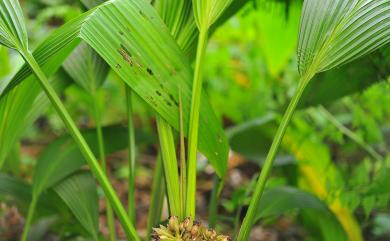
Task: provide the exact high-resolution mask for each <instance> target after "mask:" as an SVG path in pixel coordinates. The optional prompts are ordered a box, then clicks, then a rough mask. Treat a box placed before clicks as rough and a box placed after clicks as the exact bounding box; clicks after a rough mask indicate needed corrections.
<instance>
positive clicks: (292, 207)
mask: <svg viewBox="0 0 390 241" xmlns="http://www.w3.org/2000/svg"><path fill="white" fill-rule="evenodd" d="M258 210H259V211H258V216H257V218H258V219H260V218H263V217H267V216H278V215H283V214H286V213H288V212H291V211H299V212H300V213H301V214H302V215H304V217H305V218H306V220H308V219H309V218H313V217H316V219H315V220H313V219H311V220H312V222H311V223H310V225H311V226H314V227H315V228H316V229H319V230H320V232H318V233H320V235H318V233H317V234H316V236H317V238H318V237H321V238H322V239H323V240H324V241H331V240H339V241H343V240H345V241H347V240H348V239H347V236H346V234H345V232H344V230H343V227H342V225H341V224H340V222H339V221H338V220H337V218H336V217H335V216H334V214H333V213H332V212H331V211H330V210H329V209H328V207H327V205H326V204H325V203H324V202H323V201H321V200H320V199H318V198H317V197H316V196H314V195H313V194H310V193H308V192H305V191H302V190H299V189H297V188H293V187H276V188H272V189H268V190H266V191H265V192H264V194H263V197H262V199H261V201H260V203H259V207H258ZM319 216H320V217H321V218H320V219H321V220H318V217H319Z"/></svg>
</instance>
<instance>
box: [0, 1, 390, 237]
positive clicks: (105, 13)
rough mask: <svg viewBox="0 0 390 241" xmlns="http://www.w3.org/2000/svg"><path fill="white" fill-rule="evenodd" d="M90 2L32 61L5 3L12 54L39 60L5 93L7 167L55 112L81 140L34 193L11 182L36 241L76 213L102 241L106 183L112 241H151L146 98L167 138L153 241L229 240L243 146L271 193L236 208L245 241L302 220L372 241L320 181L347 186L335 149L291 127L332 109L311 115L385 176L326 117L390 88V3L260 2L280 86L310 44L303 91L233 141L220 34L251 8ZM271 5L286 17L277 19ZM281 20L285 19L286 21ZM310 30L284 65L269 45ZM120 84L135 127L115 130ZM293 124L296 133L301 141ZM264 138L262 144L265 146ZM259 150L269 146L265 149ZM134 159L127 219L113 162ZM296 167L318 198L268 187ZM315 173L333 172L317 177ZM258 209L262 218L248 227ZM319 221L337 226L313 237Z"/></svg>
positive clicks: (156, 189) (49, 153) (43, 175)
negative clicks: (210, 83)
mask: <svg viewBox="0 0 390 241" xmlns="http://www.w3.org/2000/svg"><path fill="white" fill-rule="evenodd" d="M80 3H81V4H82V8H81V9H83V10H85V12H84V13H80V14H79V15H78V16H77V17H75V18H73V19H72V20H70V21H68V22H67V23H65V24H63V25H62V26H61V27H59V28H57V29H56V30H54V31H53V32H52V33H51V34H49V36H48V37H47V38H46V39H44V40H43V41H42V42H41V43H40V44H39V45H38V46H37V47H36V48H35V49H34V51H32V52H31V51H30V50H31V47H30V46H31V43H29V36H28V34H27V32H28V31H27V27H26V26H28V25H26V23H25V20H24V14H23V11H22V8H21V6H20V4H19V1H18V0H1V2H0V44H2V45H3V46H5V47H7V48H8V49H13V50H15V51H17V52H18V53H19V54H20V56H21V57H22V58H23V60H24V61H25V63H24V65H23V66H22V67H21V68H20V69H19V71H18V72H17V73H16V74H15V75H13V77H12V78H11V79H10V80H9V81H7V83H6V84H4V85H3V84H0V90H2V91H1V92H0V93H1V95H0V138H1V140H2V141H1V145H0V168H2V167H3V166H6V165H8V164H9V163H12V162H16V160H17V159H19V158H18V157H17V155H13V154H15V153H18V152H19V151H18V141H19V140H20V138H21V136H22V134H23V130H24V129H25V128H26V126H28V125H29V124H31V122H33V121H34V120H35V119H36V118H37V117H38V116H39V115H40V114H41V113H42V112H43V109H44V107H45V108H46V107H48V106H49V103H50V104H51V107H53V108H54V110H55V113H56V115H58V117H59V118H60V119H61V121H62V123H63V125H64V126H65V127H66V130H67V132H68V135H63V136H61V137H59V138H57V139H56V140H54V141H53V142H52V143H51V144H50V145H48V146H47V147H46V148H45V150H44V151H43V152H42V154H40V157H39V158H38V160H37V164H36V165H35V171H34V175H33V178H32V184H31V185H29V184H27V183H25V182H23V181H20V180H19V179H16V178H14V177H11V176H9V175H6V174H1V175H0V195H4V196H12V197H14V198H16V199H20V201H23V202H25V203H27V204H28V205H27V206H28V211H27V215H26V223H25V227H24V230H23V234H22V241H26V240H30V238H31V237H32V235H33V234H32V229H31V226H32V224H33V223H34V219H35V218H36V217H38V216H40V215H41V214H42V213H44V212H46V211H48V212H51V213H53V212H54V213H57V214H58V213H59V214H61V213H65V214H63V216H65V217H67V215H68V213H71V214H72V216H73V217H74V218H75V219H76V220H77V221H78V222H79V224H80V227H82V228H81V229H82V230H81V231H79V232H80V233H83V232H84V233H85V234H86V235H87V236H89V237H91V238H92V240H96V241H98V240H102V239H103V237H101V234H100V232H99V217H98V212H99V203H98V201H99V193H98V189H97V185H95V180H96V181H97V184H98V186H100V188H101V189H102V191H103V193H104V200H105V210H106V216H107V223H108V227H109V238H110V241H113V240H117V230H116V227H115V217H117V218H118V220H119V222H120V224H121V227H122V228H123V230H124V233H125V235H126V238H127V240H141V235H140V233H139V232H137V230H136V221H137V217H136V198H135V197H136V195H135V191H136V165H137V162H136V160H137V155H136V154H137V152H136V148H137V146H138V145H139V143H140V142H141V141H140V139H142V136H144V133H140V132H139V131H138V130H137V129H136V128H135V123H134V119H133V117H134V105H135V102H134V100H140V102H142V104H144V105H147V106H148V108H150V109H151V110H152V115H153V116H154V118H155V120H156V127H157V136H158V140H159V151H158V152H159V154H158V157H157V158H156V164H155V171H154V174H153V184H152V191H151V206H150V211H149V214H148V219H147V235H146V238H147V239H152V240H229V238H228V236H225V235H223V234H217V232H216V231H215V230H213V228H215V226H216V223H217V222H218V221H219V216H218V203H219V201H220V197H221V195H222V191H223V188H224V185H225V181H226V176H227V173H228V159H229V148H232V149H233V150H234V151H236V152H239V153H241V154H243V155H245V156H247V157H248V159H256V163H257V164H259V165H260V166H261V171H260V173H259V177H258V179H257V181H256V180H253V181H252V182H251V183H250V184H249V185H248V186H247V187H245V189H242V190H241V189H240V190H238V191H237V192H236V193H234V195H233V198H232V200H229V201H224V202H222V203H223V206H225V208H226V209H227V210H228V211H230V212H232V213H234V212H235V213H234V217H233V220H232V223H233V226H234V230H235V231H234V232H233V233H231V234H232V235H233V237H234V238H235V239H236V240H238V241H247V240H249V237H250V232H251V230H252V227H253V225H254V224H255V223H256V222H258V221H259V220H260V219H264V218H266V217H271V216H278V215H281V214H285V213H287V212H289V211H292V210H295V211H298V212H299V214H300V216H301V218H302V220H303V221H302V222H303V223H304V224H305V226H306V227H307V228H308V229H311V230H320V233H321V235H320V236H321V239H322V240H335V238H336V239H337V240H348V239H349V240H354V241H358V240H363V237H362V233H361V231H360V230H359V228H358V224H357V221H356V219H355V218H354V216H353V214H352V211H353V208H350V207H349V206H348V205H344V204H343V203H342V200H341V199H342V196H336V197H335V198H334V199H332V200H330V201H328V200H326V197H327V196H328V195H330V194H329V192H327V191H326V188H325V186H326V181H327V180H324V179H320V178H314V176H316V175H319V173H321V172H323V171H324V166H327V168H329V169H327V170H328V171H329V170H330V171H329V173H330V174H329V176H332V178H333V181H334V182H336V181H337V180H338V179H339V175H340V172H341V171H339V170H338V168H337V166H335V165H333V164H332V163H331V160H330V158H329V154H328V152H327V151H324V149H326V147H324V146H323V145H322V144H321V142H320V141H319V140H318V139H315V138H314V139H311V140H309V141H305V142H299V143H298V142H295V140H297V139H302V138H304V136H305V135H304V134H306V133H305V131H308V130H309V129H310V127H309V126H308V125H306V124H305V122H304V121H303V120H302V119H303V118H296V119H294V121H293V123H292V124H290V122H291V120H292V119H293V115H294V113H295V112H296V110H297V109H305V110H307V109H308V108H309V107H312V106H316V105H320V107H319V108H317V109H314V110H313V109H312V108H310V109H309V111H308V113H309V115H310V117H311V118H313V119H315V118H317V116H316V114H317V113H320V114H321V115H322V118H324V119H326V120H327V121H329V122H330V123H332V124H333V125H334V127H335V128H337V130H338V131H340V132H341V133H343V134H344V135H345V136H347V137H349V138H350V139H351V140H353V141H354V142H355V143H356V144H357V145H358V146H359V147H360V148H361V149H362V150H364V151H365V152H367V153H368V154H369V155H370V156H371V158H373V159H374V160H375V161H376V162H377V163H382V165H384V166H385V164H383V163H385V161H384V160H385V159H384V158H383V157H382V156H381V154H379V153H378V152H377V151H376V150H375V149H374V148H372V147H371V146H369V145H368V144H366V143H365V141H364V139H361V138H360V137H359V136H358V135H357V134H355V133H354V132H353V131H351V130H349V129H348V127H346V126H344V125H343V124H342V123H340V122H339V121H338V119H337V118H336V117H334V116H333V115H332V114H331V113H330V112H329V111H327V109H326V108H325V107H324V106H323V105H326V104H328V103H330V102H333V101H335V100H336V99H339V98H341V97H344V96H347V95H350V94H352V93H355V92H358V91H361V90H363V89H365V88H366V87H368V86H370V85H373V84H376V83H377V82H381V81H382V80H386V78H388V77H389V76H390V61H389V60H390V57H389V56H390V51H389V49H390V48H389V44H390V0H377V1H374V0H356V1H349V0H348V1H343V0H321V1H318V0H305V1H304V2H303V3H302V2H301V1H298V0H297V1H290V0H286V1H274V0H267V1H266V0H258V1H253V4H254V6H255V7H254V8H259V9H257V10H256V14H258V15H257V16H255V17H253V19H252V20H253V21H255V22H257V21H259V22H260V23H258V24H259V25H260V26H259V25H258V26H257V27H258V28H259V29H260V30H261V31H260V33H261V41H260V42H261V44H263V45H265V46H267V47H266V48H264V49H263V51H262V55H263V57H264V59H265V61H264V62H265V63H266V65H267V68H268V71H269V75H270V76H272V78H278V76H279V75H280V73H281V72H282V69H283V68H285V66H286V65H287V64H288V62H289V58H290V57H291V56H290V55H291V52H292V51H293V50H294V48H295V45H296V44H297V45H298V49H297V63H298V72H299V82H298V83H297V87H296V88H295V93H294V95H293V96H292V99H291V100H290V101H289V104H288V107H287V110H286V111H285V114H284V115H283V116H282V117H281V118H279V116H278V115H277V114H273V115H269V116H268V117H266V118H262V119H260V120H255V121H252V122H249V123H246V124H244V125H242V126H237V127H235V128H232V129H231V130H229V131H228V132H227V136H226V134H225V132H224V129H223V125H222V123H221V121H220V120H219V118H218V117H217V115H216V114H215V112H214V109H213V108H212V104H210V102H209V100H208V96H207V95H206V94H205V93H204V91H203V87H204V83H203V82H204V81H203V80H204V73H205V69H206V68H207V58H206V56H207V55H206V50H207V46H208V43H209V40H210V36H211V35H212V34H213V33H214V32H215V31H217V29H218V27H220V26H221V25H222V24H223V23H224V22H225V21H226V20H227V19H229V18H230V17H232V16H233V15H235V13H237V12H238V11H239V10H240V9H241V8H243V7H244V6H245V5H246V3H247V1H241V0H236V1H232V0H219V1H217V0H193V1H185V0H176V1H172V0H156V1H144V0H133V1H128V0H111V1H104V0H85V1H84V0H81V1H80ZM270 6H271V9H273V10H275V9H276V10H275V11H276V12H271V13H268V11H267V7H270ZM262 7H264V8H262ZM300 11H302V12H301V14H299V12H300ZM280 12H282V14H280ZM299 15H300V20H298V18H299ZM274 18H278V21H276V22H275V21H273V20H274ZM298 22H300V26H299V28H298ZM297 31H298V40H297V41H296V40H294V41H291V42H289V44H286V45H285V46H281V50H280V51H278V52H277V53H275V54H274V53H273V51H272V48H271V47H269V46H271V45H272V44H275V45H281V44H282V43H280V42H281V41H278V39H275V38H274V37H273V36H272V35H273V34H274V33H275V32H277V33H279V34H280V35H279V36H283V38H285V39H289V38H291V36H293V35H294V34H295V35H296V32H297ZM5 47H0V60H1V61H2V62H1V64H2V66H4V68H2V70H1V71H0V78H4V77H5V76H8V74H9V72H10V71H11V70H10V69H11V67H10V64H9V61H8V52H7V51H8V50H7V49H6V48H5ZM276 47H278V46H276ZM274 55H275V56H276V57H275V56H274ZM3 59H4V60H3ZM192 66H193V68H192ZM362 66H364V67H365V68H362ZM109 75H114V76H115V77H116V78H117V79H118V80H119V82H120V83H121V86H123V88H124V92H125V98H124V99H125V107H126V108H125V110H126V119H127V123H126V124H127V128H124V127H122V126H118V125H112V126H107V125H106V126H105V123H104V113H105V109H108V108H107V107H106V105H107V104H106V101H105V100H106V98H105V96H104V92H105V89H104V85H105V81H106V80H107V79H108V76H109ZM348 81H349V82H348ZM347 82H348V83H347ZM69 85H72V86H76V87H75V88H76V89H77V91H78V93H79V95H80V96H82V98H83V101H84V102H85V103H84V104H86V105H87V106H90V107H91V109H89V110H88V111H89V112H90V113H89V119H91V120H93V121H92V122H93V123H94V124H93V127H94V128H93V129H88V130H84V129H83V130H82V129H81V128H80V127H78V125H77V123H76V121H74V118H72V116H71V113H70V111H69V108H68V107H66V105H65V103H64V101H63V100H62V99H61V94H63V93H64V90H65V89H66V88H67V87H68V86H69ZM329 90H332V93H329V92H328V91H329ZM47 100H48V101H47ZM289 126H292V127H293V128H294V129H292V130H288V127H289ZM313 132H315V131H313V130H311V132H310V133H313ZM302 133H303V134H302ZM254 134H255V135H256V136H254ZM140 136H141V137H140ZM260 137H261V138H263V139H260ZM186 138H187V142H188V144H187V145H186V141H185V139H186ZM256 138H258V140H260V141H258V142H256V143H254V142H253V140H255V139H256ZM144 142H146V141H144ZM229 142H230V145H229ZM253 144H256V146H255V147H252V146H253ZM280 146H282V147H283V151H284V152H283V154H286V153H288V154H286V155H283V156H278V157H277V154H278V151H279V148H280ZM123 149H127V151H128V155H127V160H128V164H127V166H128V168H127V171H126V173H127V185H128V191H127V193H128V195H127V211H126V209H125V207H124V205H123V203H122V202H121V200H120V197H119V195H118V193H117V192H115V190H114V187H113V182H111V180H110V178H109V177H110V170H109V165H108V163H107V158H108V157H107V156H108V154H110V153H113V152H115V151H118V150H123ZM268 149H269V150H268ZM198 151H200V152H201V153H202V154H203V155H204V156H205V157H206V158H207V160H208V161H209V163H210V164H211V166H212V167H213V169H214V171H215V174H214V187H213V191H212V195H211V199H210V209H209V210H210V212H209V227H210V228H212V229H210V230H208V229H207V228H205V227H204V226H203V225H201V224H198V223H197V221H195V220H196V219H197V218H198V217H197V212H196V203H197V195H196V191H197V187H198V185H197V170H198V166H199V165H198V164H199V155H198ZM259 153H260V154H259ZM313 153H315V154H313ZM289 154H290V155H289ZM291 155H292V156H293V157H291ZM286 157H287V159H288V160H289V161H287V162H286V161H285V160H286V159H285V158H286ZM294 158H295V159H296V162H297V168H298V170H299V173H300V175H299V177H300V180H301V181H302V182H307V183H310V182H311V183H314V184H313V185H310V184H309V185H306V186H305V185H302V186H304V187H306V189H308V190H310V191H311V192H312V194H310V193H308V192H304V191H301V190H299V189H296V188H293V187H267V181H268V180H269V179H270V173H271V170H272V167H273V166H274V162H276V164H280V165H284V164H286V163H291V160H292V159H294ZM14 159H15V160H14ZM315 162H318V163H320V164H318V163H317V164H318V166H316V165H315V164H314V163H315ZM85 164H86V165H87V166H88V167H87V168H84V166H85ZM378 165H379V164H378ZM329 166H330V167H329ZM90 173H91V174H92V175H91V174H90ZM382 175H384V174H377V175H376V177H377V179H378V180H379V181H378V183H383V182H384V181H383V180H384V179H385V178H383V177H382ZM340 179H341V178H340ZM345 185H346V184H345ZM382 185H383V184H379V187H378V186H372V187H371V186H370V187H369V188H367V190H366V193H367V195H370V193H372V192H375V190H379V191H377V192H381V190H383V186H385V185H383V186H382ZM266 187H267V190H266ZM375 188H376V189H375ZM373 190H374V191H373ZM313 194H314V195H313ZM164 196H166V198H167V201H168V210H169V216H170V218H169V219H168V220H167V222H168V224H167V225H164V224H162V225H160V226H159V224H161V221H162V220H161V216H162V210H163V204H164ZM48 200H57V201H58V203H60V204H59V205H58V207H51V206H50V205H48V206H47V207H45V208H42V206H45V205H43V204H42V203H43V202H46V201H48ZM367 200H368V199H367ZM244 205H249V206H248V210H247V212H246V214H245V217H244V219H243V222H242V225H241V226H240V221H241V220H240V214H241V212H242V210H243V209H244V208H243V207H244ZM44 209H50V210H44ZM367 209H368V208H367ZM64 210H65V211H64ZM316 215H321V216H322V217H323V219H322V220H320V221H318V222H315V223H314V224H311V225H309V224H308V223H312V221H313V220H315V216H316ZM64 220H67V219H66V218H64ZM64 222H66V221H64ZM158 226H159V227H158ZM324 227H326V228H330V230H331V232H327V230H326V229H325V228H324ZM154 228H155V229H154ZM29 237H30V238H29Z"/></svg>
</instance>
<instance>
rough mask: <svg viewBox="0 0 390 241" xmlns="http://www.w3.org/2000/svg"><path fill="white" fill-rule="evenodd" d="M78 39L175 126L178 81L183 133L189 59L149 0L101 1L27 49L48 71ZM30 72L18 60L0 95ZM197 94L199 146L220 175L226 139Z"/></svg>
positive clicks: (53, 69) (204, 99) (49, 72)
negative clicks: (182, 114)
mask: <svg viewBox="0 0 390 241" xmlns="http://www.w3.org/2000/svg"><path fill="white" fill-rule="evenodd" d="M188 29H189V30H192V28H188ZM183 36H185V35H183ZM81 39H82V40H84V41H85V42H86V43H87V44H88V45H89V46H90V47H92V48H93V49H94V50H95V51H96V52H97V53H98V54H99V55H100V56H101V57H102V58H103V59H104V60H105V62H106V63H107V64H108V65H109V66H110V67H111V68H112V69H113V70H114V71H115V72H116V73H117V74H118V76H120V77H121V78H122V79H123V81H124V82H126V84H127V85H129V86H130V87H131V88H132V89H133V91H134V92H136V93H137V94H138V95H139V96H140V97H141V98H142V99H143V100H145V102H146V103H148V104H149V105H150V106H151V107H152V108H153V109H154V110H155V111H156V112H157V113H158V114H159V115H160V116H162V117H163V118H164V119H165V120H166V121H167V122H168V123H169V124H170V125H171V126H173V127H174V128H175V129H176V130H179V108H178V105H179V85H180V88H181V93H182V101H183V113H184V127H185V130H184V131H185V134H187V133H188V123H189V118H188V117H189V111H190V100H191V82H192V70H191V65H190V62H189V61H188V58H187V56H186V55H185V54H184V53H183V47H182V48H181V47H180V46H179V45H178V44H177V43H176V41H175V39H174V38H173V37H172V35H171V34H170V33H169V31H168V28H167V26H166V25H165V23H164V22H163V21H162V19H161V18H160V16H159V15H158V13H157V12H156V10H155V9H154V8H153V6H152V5H150V4H149V3H148V2H147V1H144V0H133V1H127V0H112V1H108V2H106V3H103V4H101V5H99V6H98V7H97V8H94V9H92V10H90V11H88V12H86V13H84V14H82V15H80V16H79V17H77V18H76V19H74V20H72V21H70V22H68V23H67V24H65V25H64V26H62V27H60V28H59V29H57V30H55V31H54V32H53V33H52V34H51V35H50V36H49V37H48V38H47V39H46V40H45V41H43V42H42V43H41V44H40V45H39V46H38V48H37V49H36V50H35V51H34V52H33V54H34V57H35V58H36V60H37V62H38V63H39V65H40V66H41V67H42V68H43V71H44V72H45V74H46V75H47V76H51V75H53V74H54V73H55V72H56V71H57V70H58V68H59V67H60V66H61V64H62V63H63V62H64V61H65V59H66V58H67V57H68V56H69V54H70V53H71V52H72V51H73V50H74V49H75V48H76V47H77V46H78V45H79V44H80V41H81ZM186 43H190V42H188V41H185V40H182V44H181V46H186ZM188 46H189V45H188ZM30 75H31V69H30V68H29V67H28V66H26V65H25V66H23V68H22V69H21V70H20V71H19V72H18V73H17V74H16V75H15V76H14V78H13V79H12V80H11V82H10V83H9V84H8V85H7V87H6V89H5V90H4V92H3V93H2V95H1V97H0V98H4V96H5V95H6V94H7V93H8V92H9V91H10V90H12V89H13V88H14V87H15V86H17V85H18V84H20V83H21V82H23V81H24V80H25V79H26V78H28V77H29V76H30ZM201 99H202V100H201V102H202V103H201V112H202V114H201V118H200V129H199V149H200V151H201V152H202V153H203V154H204V155H205V156H206V157H207V158H208V159H209V160H210V162H211V164H212V165H213V166H214V168H215V170H216V172H217V174H218V175H219V176H223V175H224V173H225V172H226V168H227V163H226V160H227V158H228V143H227V139H226V136H225V133H224V131H223V129H222V126H221V124H220V122H219V120H218V119H217V117H216V115H215V113H214V112H213V110H212V108H211V105H210V103H209V102H208V98H207V96H206V94H204V95H203V96H202V98H201Z"/></svg>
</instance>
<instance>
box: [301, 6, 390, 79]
mask: <svg viewBox="0 0 390 241" xmlns="http://www.w3.org/2000/svg"><path fill="white" fill-rule="evenodd" d="M389 42H390V1H389V0H376V1H373V0H355V1H344V0H307V1H305V3H304V7H303V13H302V18H301V28H300V33H299V46H298V63H299V71H300V73H301V74H302V75H305V74H307V75H309V77H310V75H311V76H312V75H314V74H315V73H318V72H322V71H326V70H329V69H331V68H334V67H336V66H339V65H342V64H345V63H347V62H350V61H352V60H354V59H356V58H359V57H361V56H363V55H366V54H368V53H371V52H373V51H374V50H376V49H378V48H380V47H381V46H383V45H385V44H387V43H389Z"/></svg>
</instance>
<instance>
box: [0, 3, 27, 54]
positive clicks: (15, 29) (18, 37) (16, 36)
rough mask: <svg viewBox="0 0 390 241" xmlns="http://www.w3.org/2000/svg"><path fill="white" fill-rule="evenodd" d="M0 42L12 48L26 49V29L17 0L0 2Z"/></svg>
mask: <svg viewBox="0 0 390 241" xmlns="http://www.w3.org/2000/svg"><path fill="white" fill-rule="evenodd" d="M0 44H3V45H5V46H7V47H9V48H13V49H20V48H22V49H28V38H27V31H26V27H25V26H24V18H23V12H22V9H21V8H20V5H19V2H18V0H2V1H1V2H0Z"/></svg>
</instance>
